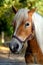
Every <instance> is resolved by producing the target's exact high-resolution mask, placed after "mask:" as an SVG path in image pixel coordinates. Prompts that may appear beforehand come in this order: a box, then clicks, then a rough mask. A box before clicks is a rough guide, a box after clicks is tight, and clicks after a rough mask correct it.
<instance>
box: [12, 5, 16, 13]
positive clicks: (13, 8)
mask: <svg viewBox="0 0 43 65" xmlns="http://www.w3.org/2000/svg"><path fill="white" fill-rule="evenodd" d="M12 10H13V12H14V13H15V14H16V13H17V9H16V8H15V7H14V6H12Z"/></svg>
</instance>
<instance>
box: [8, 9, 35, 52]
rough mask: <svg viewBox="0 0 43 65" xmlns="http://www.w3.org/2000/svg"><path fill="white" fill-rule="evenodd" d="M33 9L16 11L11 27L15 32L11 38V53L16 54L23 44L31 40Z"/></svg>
mask: <svg viewBox="0 0 43 65" xmlns="http://www.w3.org/2000/svg"><path fill="white" fill-rule="evenodd" d="M34 11H35V9H32V10H30V11H29V10H28V9H20V10H18V11H17V13H16V15H15V17H14V20H13V22H12V23H13V26H14V27H15V32H14V34H13V36H12V40H11V42H10V45H9V47H10V50H11V51H12V52H13V53H18V52H20V50H21V49H22V47H23V45H24V43H25V42H27V41H28V40H31V39H32V38H33V36H34V35H33V34H34V33H33V31H34V30H33V23H32V15H33V13H34Z"/></svg>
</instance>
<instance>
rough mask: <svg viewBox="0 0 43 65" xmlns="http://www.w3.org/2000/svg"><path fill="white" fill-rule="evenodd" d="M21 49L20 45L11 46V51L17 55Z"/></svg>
mask: <svg viewBox="0 0 43 65" xmlns="http://www.w3.org/2000/svg"><path fill="white" fill-rule="evenodd" d="M18 48H19V45H18V44H17V43H14V44H12V45H11V44H10V50H11V51H12V52H13V53H15V52H17V49H18Z"/></svg>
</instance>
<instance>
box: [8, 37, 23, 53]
mask: <svg viewBox="0 0 43 65" xmlns="http://www.w3.org/2000/svg"><path fill="white" fill-rule="evenodd" d="M9 48H10V50H11V52H12V53H19V52H20V50H21V48H22V43H21V42H20V41H19V40H18V39H17V38H12V40H11V42H10V44H9Z"/></svg>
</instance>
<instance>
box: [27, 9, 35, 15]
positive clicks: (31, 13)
mask: <svg viewBox="0 0 43 65" xmlns="http://www.w3.org/2000/svg"><path fill="white" fill-rule="evenodd" d="M35 11H36V8H35V9H32V10H30V11H28V14H29V15H30V16H32V15H33V13H34V12H35Z"/></svg>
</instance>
